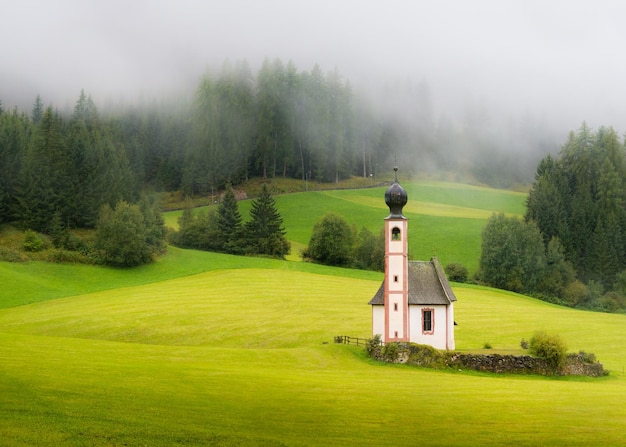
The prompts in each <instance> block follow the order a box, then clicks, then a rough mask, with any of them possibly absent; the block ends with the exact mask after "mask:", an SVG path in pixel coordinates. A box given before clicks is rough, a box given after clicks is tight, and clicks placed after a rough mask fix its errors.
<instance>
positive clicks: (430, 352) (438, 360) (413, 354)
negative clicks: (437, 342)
mask: <svg viewBox="0 0 626 447" xmlns="http://www.w3.org/2000/svg"><path fill="white" fill-rule="evenodd" d="M447 358H448V353H446V352H444V351H440V350H438V349H436V348H433V347H432V346H430V345H421V344H417V343H410V344H409V360H408V362H407V363H410V364H412V365H418V366H425V367H429V368H444V367H446V366H447Z"/></svg>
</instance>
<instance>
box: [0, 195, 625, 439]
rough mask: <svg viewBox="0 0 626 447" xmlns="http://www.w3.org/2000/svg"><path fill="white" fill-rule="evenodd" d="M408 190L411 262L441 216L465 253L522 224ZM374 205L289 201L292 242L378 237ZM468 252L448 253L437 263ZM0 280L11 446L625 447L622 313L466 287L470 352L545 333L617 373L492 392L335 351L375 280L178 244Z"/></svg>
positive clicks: (472, 377) (464, 346)
mask: <svg viewBox="0 0 626 447" xmlns="http://www.w3.org/2000/svg"><path fill="white" fill-rule="evenodd" d="M409 187H410V188H411V189H409V188H407V189H408V190H409V200H412V199H413V200H415V202H416V203H412V202H409V206H407V209H406V211H407V213H406V214H407V215H408V217H409V218H410V219H411V223H410V225H411V226H410V229H409V231H410V234H409V237H410V238H411V239H410V241H411V243H412V244H414V245H412V249H413V250H414V251H413V254H414V257H416V258H421V257H422V256H421V255H420V253H422V252H421V251H420V248H419V246H420V244H422V243H423V239H422V238H428V237H430V234H436V233H428V232H429V231H433V230H432V228H431V227H430V226H429V225H425V224H422V223H420V222H419V221H420V220H426V219H428V218H431V219H434V221H435V222H439V224H441V225H443V224H444V223H445V222H446V220H445V219H448V220H449V222H448V228H452V229H456V230H457V231H466V233H464V234H465V235H466V237H468V238H469V237H470V236H469V235H471V234H472V232H471V231H470V229H472V228H479V230H478V231H480V225H478V221H480V222H483V224H484V220H485V219H486V217H488V216H489V215H490V214H491V212H493V211H500V210H501V211H505V212H507V213H511V214H521V213H522V212H523V198H522V199H520V197H517V196H515V195H513V197H515V200H512V199H511V198H510V194H511V193H499V192H497V191H491V190H487V189H480V188H477V189H474V188H472V187H467V188H465V187H459V186H458V185H451V184H450V185H447V184H432V185H431V184H423V185H421V188H422V189H420V186H418V185H417V184H416V185H410V186H409ZM413 188H415V189H413ZM427 188H431V191H430V192H428V190H427ZM381 192H384V189H380V188H376V189H371V190H361V191H332V192H314V193H308V194H307V195H301V194H298V193H296V194H289V195H285V196H279V197H277V201H278V205H279V209H280V211H281V213H282V214H283V217H284V218H285V227H286V228H287V230H288V236H289V238H290V239H291V240H293V241H296V242H298V241H300V243H306V242H308V239H307V238H308V235H307V231H309V233H308V234H309V235H310V228H309V229H308V230H307V229H306V228H305V227H308V226H312V222H314V221H315V220H316V219H317V218H318V217H319V216H320V215H321V214H320V213H322V212H323V211H325V210H329V209H335V210H343V212H342V214H344V213H345V214H344V215H345V216H346V217H347V218H349V219H350V220H351V222H353V223H355V224H356V225H358V226H367V227H368V228H370V229H372V230H375V229H376V228H378V226H380V225H381V224H382V218H383V217H385V216H386V213H385V208H384V203H383V204H382V207H381V206H380V205H379V204H378V202H377V197H378V198H380V200H381V201H382V199H381V196H382V195H381ZM500 194H502V195H504V199H503V198H502V197H500ZM461 196H464V198H463V199H462V200H461ZM490 196H491V199H493V201H490V199H489V198H490ZM497 200H501V202H500V204H499V205H489V203H498V202H497ZM299 202H300V204H298V203H299ZM245 203H246V202H242V210H243V207H244V204H245ZM520 203H521V204H522V205H520ZM420 204H421V205H420ZM490 206H498V207H500V209H498V210H494V209H492V208H490ZM310 207H314V208H315V210H312V209H311V208H310ZM481 210H482V211H481ZM481 212H483V213H485V214H484V217H482V218H481V217H478V216H479V215H480V213H481ZM454 213H457V214H459V216H457V218H456V220H460V221H461V222H463V224H454V223H453V221H454V220H455V218H454V215H455V214H454ZM469 216H473V217H469ZM172 218H174V222H175V216H174V217H172V216H168V219H172ZM359 219H363V220H362V221H361V220H359ZM438 219H441V220H438ZM466 220H470V221H473V220H476V221H477V223H476V224H475V227H473V226H472V225H470V224H469V223H468V222H467V221H466ZM295 222H301V224H300V225H295V224H294V223H295ZM417 228H423V230H424V233H423V234H422V233H419V232H418V231H417V230H416V229H417ZM472 237H473V238H476V235H474V236H472ZM427 240H428V239H427ZM420 241H421V242H420ZM462 241H463V240H462V238H460V237H459V235H457V234H454V233H453V234H451V235H449V236H448V237H447V238H445V237H442V239H441V241H440V242H439V243H440V244H441V245H438V246H437V255H438V256H439V257H440V258H442V260H443V259H446V256H448V252H449V251H453V248H449V247H454V246H455V245H459V246H462V245H463V244H462ZM479 241H480V236H479V235H478V244H479ZM429 243H430V240H429ZM439 243H438V244H439ZM425 250H426V252H427V255H426V256H429V255H430V254H431V253H429V252H428V250H429V249H425ZM459 250H460V249H459ZM461 252H462V251H459V252H458V253H461ZM467 252H468V253H470V252H471V251H470V250H468V251H467ZM416 253H417V254H416ZM453 261H458V260H457V259H451V258H450V259H447V262H453ZM444 262H445V261H444ZM461 262H462V261H461ZM0 278H1V280H2V284H3V287H2V288H1V289H0V445H2V446H32V445H37V446H59V445H62V446H87V445H88V446H122V445H130V446H144V445H150V446H197V445H212V446H319V445H326V446H329V445H330V446H355V445H356V446H385V445H389V446H395V445H420V444H426V445H441V446H449V445H476V446H479V445H480V446H486V445H498V446H500V445H516V446H537V445H557V446H559V445H560V446H586V445H590V444H594V445H624V439H623V435H624V433H626V409H625V408H624V402H626V375H625V374H624V367H625V366H626V340H625V339H624V327H626V316H625V315H613V314H602V313H593V312H585V311H579V310H572V309H564V308H561V307H558V306H554V305H551V304H548V303H544V302H541V301H537V300H535V299H532V298H528V297H525V296H522V295H517V294H513V293H507V292H501V291H497V290H493V289H489V288H483V287H478V286H469V285H455V287H454V290H455V293H456V294H457V297H458V302H457V304H456V308H455V309H456V318H455V319H456V321H457V322H458V326H457V329H456V342H457V348H458V349H459V350H461V351H472V352H478V351H481V350H482V348H483V346H484V344H485V343H486V342H488V343H489V344H491V345H492V346H493V351H494V352H505V353H521V352H523V351H522V350H521V348H520V340H521V339H522V338H525V339H529V338H530V337H531V336H532V333H533V332H534V331H535V330H539V329H544V330H548V331H552V332H556V333H558V334H560V335H561V336H562V337H563V338H564V339H565V340H566V342H567V344H568V346H569V350H570V351H578V350H585V351H587V352H593V353H595V354H596V356H597V357H598V359H599V360H600V361H602V362H603V364H604V366H605V367H606V368H608V369H610V370H611V371H612V373H611V375H610V376H608V377H604V378H600V379H588V378H546V377H530V376H496V375H490V374H480V373H476V372H469V371H436V370H428V369H420V368H415V367H409V366H406V365H386V364H379V363H375V362H373V361H371V360H370V359H368V358H367V357H366V356H365V355H364V351H363V349H362V348H358V347H355V346H346V345H337V344H334V343H333V336H334V335H339V334H346V335H352V336H360V337H368V336H369V335H370V323H371V309H370V307H369V306H368V305H367V301H368V300H369V299H370V298H371V296H372V295H373V294H374V293H375V292H376V290H377V288H378V287H379V285H380V281H381V279H382V275H381V274H380V273H375V272H363V271H358V270H350V269H338V268H329V267H324V266H319V265H314V264H308V263H303V262H294V261H276V260H268V259H258V258H248V257H235V256H228V255H221V254H215V253H202V252H198V251H193V250H181V249H176V248H170V249H169V251H168V254H167V255H165V256H164V257H163V258H161V259H160V260H159V261H158V262H156V263H154V264H151V265H147V266H143V267H141V268H138V269H132V270H119V269H110V268H102V267H95V266H68V265H52V264H44V263H40V262H29V263H16V264H9V263H0Z"/></svg>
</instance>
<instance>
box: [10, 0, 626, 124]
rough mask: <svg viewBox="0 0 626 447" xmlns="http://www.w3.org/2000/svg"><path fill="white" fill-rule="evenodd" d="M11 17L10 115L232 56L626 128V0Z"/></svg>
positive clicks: (156, 6)
mask: <svg viewBox="0 0 626 447" xmlns="http://www.w3.org/2000/svg"><path fill="white" fill-rule="evenodd" d="M0 21H1V25H0V50H1V51H0V58H1V59H0V99H2V101H3V103H4V106H5V108H6V107H10V106H11V105H13V104H15V103H16V102H17V101H25V103H26V104H28V105H31V104H32V103H33V102H34V99H35V96H36V95H37V94H41V96H42V99H43V101H44V103H45V104H50V103H52V104H53V105H55V106H57V107H60V108H62V107H64V106H67V105H68V104H73V103H74V102H75V101H76V99H77V98H78V95H79V93H80V90H81V89H85V92H87V93H89V94H91V95H92V97H93V98H94V101H95V102H96V104H97V105H99V104H101V103H103V102H106V101H115V100H118V99H119V98H125V99H126V100H131V101H132V100H134V99H136V98H138V97H139V95H140V94H143V95H144V96H147V97H158V96H163V95H167V94H170V93H172V92H175V91H178V90H180V89H182V90H185V89H186V90H187V91H189V90H193V88H194V87H195V85H196V82H197V80H198V78H199V77H200V76H201V75H202V74H203V73H204V72H205V71H206V69H207V68H208V67H211V68H219V67H220V66H221V64H222V62H223V61H224V60H225V59H230V60H231V61H236V60H241V59H246V60H247V61H248V62H249V63H250V64H251V66H252V68H253V70H254V71H255V72H256V70H257V69H258V67H259V66H260V64H261V62H262V61H263V59H264V58H266V57H267V58H271V59H273V58H280V59H281V60H283V62H285V63H286V62H287V61H289V60H292V61H293V62H294V63H295V64H296V66H297V67H298V69H299V70H309V69H311V68H312V67H313V65H314V64H316V63H317V64H319V65H320V67H321V68H322V70H323V71H325V72H328V71H331V70H333V69H335V68H337V69H338V70H339V72H340V73H341V74H343V75H344V77H346V78H347V79H349V80H350V81H351V82H352V83H353V84H354V85H355V87H357V88H358V87H359V86H361V85H369V86H372V85H374V84H376V83H377V82H379V81H382V80H385V81H386V82H390V81H394V80H403V79H411V80H413V81H415V82H420V81H426V82H427V83H428V85H429V86H430V90H431V95H432V98H433V103H434V108H435V109H436V110H437V111H439V112H443V111H444V110H445V109H446V108H448V107H450V108H454V107H460V104H463V103H464V102H466V101H474V102H475V103H480V104H484V105H485V107H487V108H489V109H490V110H494V111H496V112H494V113H500V112H499V111H503V110H504V111H507V110H509V111H510V112H511V113H516V114H519V113H523V111H525V110H527V111H529V112H531V113H533V114H535V115H537V116H538V117H540V118H542V119H544V118H545V119H547V120H559V122H561V123H562V124H563V125H564V126H569V128H570V129H574V128H578V127H579V126H580V124H581V123H582V121H583V120H586V121H587V122H588V124H589V125H590V126H591V127H598V126H600V125H612V126H614V127H615V128H616V129H617V130H618V131H619V132H624V131H626V125H625V124H626V111H625V109H626V86H625V85H624V83H625V81H626V58H625V56H624V49H625V47H626V45H625V44H626V2H622V1H605V0H594V1H590V0H589V1H579V0H564V1H550V0H543V1H535V0H530V1H529V0H520V1H513V0H511V1H507V0H493V1H485V0H454V1H453V0H449V1H445V0H429V1H419V0H414V1H399V0H398V1H394V0H385V1H382V0H379V1H369V0H354V1H352V0H350V1H347V0H344V1H341V0H312V1H309V0H305V1H297V0H249V1H247V0H220V1H211V0H197V1H196V0H172V1H169V0H101V1H100V0H2V1H1V4H0ZM20 106H21V104H20Z"/></svg>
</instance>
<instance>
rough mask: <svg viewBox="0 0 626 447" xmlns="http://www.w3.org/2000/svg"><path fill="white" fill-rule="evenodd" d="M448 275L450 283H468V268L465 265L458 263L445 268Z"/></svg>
mask: <svg viewBox="0 0 626 447" xmlns="http://www.w3.org/2000/svg"><path fill="white" fill-rule="evenodd" d="M444 270H445V272H446V275H448V279H449V280H450V281H455V282H467V277H468V273H467V268H465V266H464V265H463V264H459V263H458V262H452V263H450V264H448V265H446V267H445V269H444Z"/></svg>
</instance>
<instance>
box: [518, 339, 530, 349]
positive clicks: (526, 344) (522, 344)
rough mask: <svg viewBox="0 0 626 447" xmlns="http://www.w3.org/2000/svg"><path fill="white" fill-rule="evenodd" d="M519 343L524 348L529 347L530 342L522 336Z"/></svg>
mask: <svg viewBox="0 0 626 447" xmlns="http://www.w3.org/2000/svg"><path fill="white" fill-rule="evenodd" d="M519 345H520V346H521V347H522V349H528V342H527V341H526V340H524V339H523V338H522V341H520V342H519Z"/></svg>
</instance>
